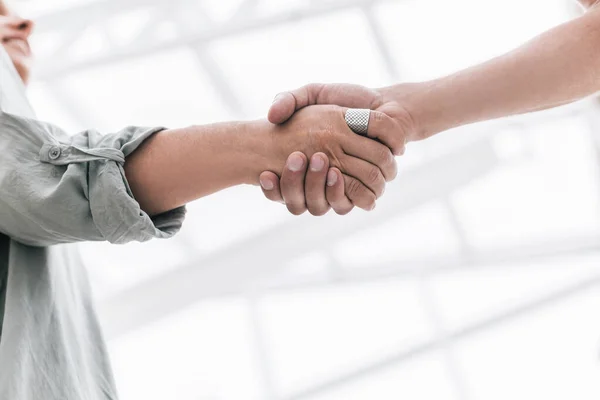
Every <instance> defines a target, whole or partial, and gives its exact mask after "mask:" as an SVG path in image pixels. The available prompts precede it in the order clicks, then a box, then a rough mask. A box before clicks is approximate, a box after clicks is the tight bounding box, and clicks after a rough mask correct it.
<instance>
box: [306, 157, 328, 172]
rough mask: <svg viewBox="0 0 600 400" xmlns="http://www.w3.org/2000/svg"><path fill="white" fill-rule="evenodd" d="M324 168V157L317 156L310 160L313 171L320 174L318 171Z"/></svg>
mask: <svg viewBox="0 0 600 400" xmlns="http://www.w3.org/2000/svg"><path fill="white" fill-rule="evenodd" d="M324 166H325V161H324V160H323V158H322V157H320V156H318V155H316V154H315V155H313V156H312V158H311V159H310V169H311V171H315V172H318V171H320V170H322V169H323V167H324Z"/></svg>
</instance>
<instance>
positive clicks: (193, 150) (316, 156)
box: [0, 0, 397, 215]
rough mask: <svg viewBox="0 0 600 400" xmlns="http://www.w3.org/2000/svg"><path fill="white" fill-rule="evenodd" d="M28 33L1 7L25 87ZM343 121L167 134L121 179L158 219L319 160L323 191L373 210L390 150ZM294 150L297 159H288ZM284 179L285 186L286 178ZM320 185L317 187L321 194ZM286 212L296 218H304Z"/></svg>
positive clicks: (135, 157)
mask: <svg viewBox="0 0 600 400" xmlns="http://www.w3.org/2000/svg"><path fill="white" fill-rule="evenodd" d="M32 29H33V22H32V21H30V20H26V19H23V18H20V17H19V16H17V15H15V14H14V13H11V11H10V10H9V9H8V7H7V6H6V4H5V3H4V2H3V1H2V0H0V38H1V40H2V45H3V46H4V48H5V49H6V51H7V53H8V54H9V56H10V58H11V59H12V61H13V64H14V65H15V67H16V69H17V71H18V72H19V75H20V76H21V78H22V79H23V82H25V83H27V82H28V79H29V73H30V65H31V51H30V47H29V42H28V38H29V36H30V35H31V32H32ZM344 113H345V108H343V107H340V106H336V105H323V106H313V107H307V108H306V109H305V110H301V111H299V112H297V113H295V115H294V116H291V115H290V117H291V118H288V121H286V122H285V123H284V124H280V125H273V124H270V123H269V122H268V121H251V122H226V123H221V124H213V125H204V126H191V127H187V128H181V129H170V130H165V131H162V132H159V133H157V134H155V135H153V136H152V137H151V138H149V139H148V140H146V141H145V142H144V143H143V144H142V145H141V146H140V147H139V148H138V149H137V150H136V151H135V152H134V153H132V154H131V155H130V156H129V157H128V158H127V159H126V162H125V165H124V169H125V174H126V176H127V180H128V183H129V186H130V188H131V190H132V192H133V194H134V196H135V198H136V200H137V201H138V202H139V204H140V206H141V208H142V210H144V211H145V212H146V213H148V214H149V215H157V214H160V213H163V212H166V211H168V210H171V209H174V208H176V207H179V206H181V205H184V204H186V203H188V202H190V201H192V200H195V199H198V198H200V197H204V196H208V195H210V194H212V193H215V192H217V191H219V190H223V189H225V188H228V187H231V186H235V185H240V184H253V185H258V184H259V175H260V172H261V171H271V172H272V173H275V172H280V171H282V170H283V169H284V167H285V169H286V170H287V171H291V173H292V174H294V173H300V172H301V171H302V170H303V168H304V164H306V157H312V160H314V161H313V169H314V167H315V166H316V165H318V164H319V160H320V161H321V168H323V170H326V169H328V168H330V167H331V171H332V172H331V174H330V179H329V186H328V191H330V192H332V193H336V194H337V193H342V194H343V196H344V200H345V201H347V202H348V203H349V204H351V205H352V206H354V205H356V206H358V207H361V208H363V209H365V210H372V209H373V208H375V201H376V200H377V198H378V197H380V196H381V195H382V194H383V192H384V188H385V184H386V181H390V180H392V179H394V178H395V176H396V172H397V170H396V162H395V160H394V157H393V154H392V153H391V152H390V150H389V149H388V147H386V146H385V145H383V144H381V143H378V142H376V141H373V140H371V139H369V138H366V137H362V136H359V135H356V134H355V133H353V132H352V131H351V130H350V129H349V128H348V126H347V125H346V123H345V121H344ZM395 124H396V123H395V122H394V120H393V119H392V118H391V117H389V116H388V115H386V114H383V113H381V115H375V116H374V119H373V120H372V121H371V127H372V129H371V131H372V135H374V136H376V137H380V138H381V139H382V141H388V142H391V141H394V138H393V137H392V130H393V128H394V126H395ZM295 150H298V151H299V153H294V154H292V155H291V157H289V159H288V155H289V154H290V153H293V152H294V151H295ZM296 156H297V157H296ZM315 171H317V170H316V169H315ZM319 171H320V170H319ZM282 175H283V176H284V181H285V179H287V176H288V175H289V174H282ZM324 182H325V179H323V180H322V181H317V183H319V186H320V187H321V188H323V187H324V185H325V183H324ZM288 208H289V209H290V212H292V213H293V214H300V213H302V212H303V210H302V209H297V208H294V206H293V205H288Z"/></svg>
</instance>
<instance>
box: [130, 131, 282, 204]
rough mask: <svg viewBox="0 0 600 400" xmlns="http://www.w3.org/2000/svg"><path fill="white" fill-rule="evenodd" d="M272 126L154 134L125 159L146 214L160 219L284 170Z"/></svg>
mask: <svg viewBox="0 0 600 400" xmlns="http://www.w3.org/2000/svg"><path fill="white" fill-rule="evenodd" d="M272 139H273V136H272V132H271V131H270V130H269V124H267V123H265V122H263V121H256V122H243V123H242V122H240V123H223V124H215V125H206V126H193V127H189V128H183V129H173V130H166V131H163V132H159V133H157V134H155V135H154V136H153V137H151V138H150V139H148V140H146V142H145V143H144V144H143V145H142V146H141V147H140V148H139V149H138V150H137V151H135V152H134V153H133V154H132V155H131V156H130V157H128V158H127V160H126V163H125V173H126V176H127V179H128V181H129V185H130V186H131V190H132V192H133V194H134V196H135V198H136V199H137V200H138V202H139V203H140V206H141V207H142V209H143V210H144V211H146V212H147V213H148V214H150V215H156V214H159V213H161V212H165V211H168V210H171V209H173V208H176V207H178V206H181V205H183V204H186V203H188V202H190V201H192V200H195V199H198V198H201V197H204V196H207V195H209V194H212V193H215V192H217V191H219V190H223V189H225V188H228V187H231V186H235V185H240V184H257V183H258V176H259V174H260V172H261V171H264V170H272V169H276V168H281V166H283V162H284V161H283V160H278V159H276V158H277V156H276V154H277V152H274V151H273V146H274V142H273V140H272Z"/></svg>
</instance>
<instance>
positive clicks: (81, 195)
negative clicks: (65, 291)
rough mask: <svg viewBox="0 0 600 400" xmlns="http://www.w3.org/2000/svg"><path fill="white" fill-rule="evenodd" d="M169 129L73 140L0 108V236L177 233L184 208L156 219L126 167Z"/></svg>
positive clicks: (35, 242) (37, 238)
mask: <svg viewBox="0 0 600 400" xmlns="http://www.w3.org/2000/svg"><path fill="white" fill-rule="evenodd" d="M162 129H163V128H142V127H127V128H124V129H122V130H120V131H118V132H116V133H111V134H106V135H102V134H100V133H99V132H97V131H94V130H88V131H84V132H81V133H78V134H76V135H74V136H70V135H68V134H66V133H65V132H64V131H62V130H61V129H60V128H58V127H56V126H54V125H51V124H48V123H44V122H40V121H37V120H33V119H29V118H24V117H20V116H17V115H13V114H10V113H6V112H2V111H0V231H1V232H3V233H5V234H6V235H8V236H11V237H12V238H13V239H15V240H17V241H20V242H22V243H24V244H27V245H32V246H48V245H52V244H58V243H69V242H77V241H84V240H107V241H109V242H111V243H126V242H130V241H146V240H149V239H151V238H169V237H171V236H173V235H174V234H175V233H176V232H177V231H179V229H180V228H181V225H182V223H183V219H184V216H185V207H180V208H177V209H175V210H172V211H169V212H167V213H164V214H161V215H158V216H156V217H154V218H150V217H149V216H148V215H147V214H146V213H145V212H144V211H142V210H141V209H140V206H139V204H138V203H137V201H136V200H135V199H134V197H133V195H132V193H131V190H130V188H129V185H128V183H127V179H126V177H125V172H124V169H123V165H124V163H125V159H126V157H127V156H128V155H129V154H131V153H132V152H133V151H135V149H136V148H137V147H138V146H139V145H140V144H141V143H142V142H143V141H144V140H145V139H146V138H148V137H150V136H151V135H152V134H154V133H156V132H158V131H160V130H162Z"/></svg>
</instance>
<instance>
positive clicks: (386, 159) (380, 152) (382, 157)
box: [377, 145, 394, 166]
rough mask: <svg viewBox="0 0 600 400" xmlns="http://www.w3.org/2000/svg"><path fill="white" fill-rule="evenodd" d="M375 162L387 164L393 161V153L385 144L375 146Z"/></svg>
mask: <svg viewBox="0 0 600 400" xmlns="http://www.w3.org/2000/svg"><path fill="white" fill-rule="evenodd" d="M377 161H378V162H377V164H379V165H380V166H388V165H390V164H391V163H392V162H393V161H394V155H393V154H392V152H391V151H390V149H389V148H387V147H386V146H383V145H381V146H377Z"/></svg>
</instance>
